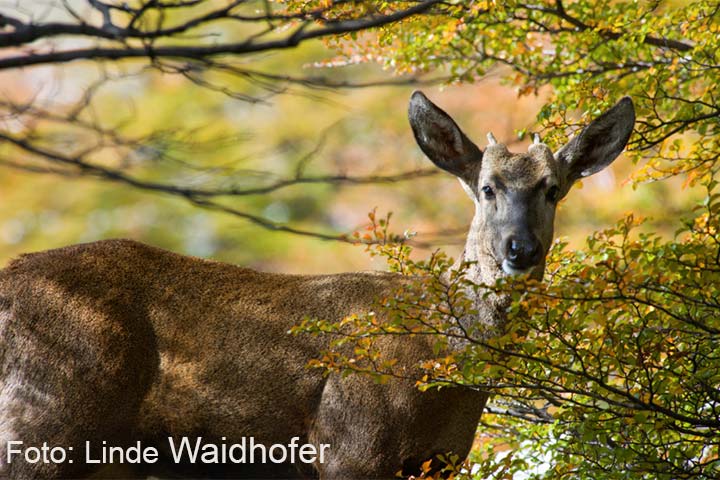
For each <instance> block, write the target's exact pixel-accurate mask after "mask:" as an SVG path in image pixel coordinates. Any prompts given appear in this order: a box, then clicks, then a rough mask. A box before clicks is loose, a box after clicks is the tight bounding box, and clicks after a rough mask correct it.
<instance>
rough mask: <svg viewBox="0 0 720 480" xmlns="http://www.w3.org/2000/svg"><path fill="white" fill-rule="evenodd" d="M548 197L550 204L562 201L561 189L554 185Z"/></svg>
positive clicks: (548, 192)
mask: <svg viewBox="0 0 720 480" xmlns="http://www.w3.org/2000/svg"><path fill="white" fill-rule="evenodd" d="M546 195H547V199H548V201H549V202H553V203H555V202H557V201H558V200H559V199H560V189H559V188H558V187H557V186H556V185H553V186H552V187H550V189H549V190H548V191H547V194H546Z"/></svg>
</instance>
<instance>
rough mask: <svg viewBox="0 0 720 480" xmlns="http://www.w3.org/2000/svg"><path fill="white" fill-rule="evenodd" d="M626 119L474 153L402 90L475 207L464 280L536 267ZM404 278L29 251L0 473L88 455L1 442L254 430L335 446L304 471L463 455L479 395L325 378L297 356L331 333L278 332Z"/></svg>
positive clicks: (617, 145) (419, 130)
mask: <svg viewBox="0 0 720 480" xmlns="http://www.w3.org/2000/svg"><path fill="white" fill-rule="evenodd" d="M631 113H632V104H630V103H629V101H626V102H625V103H623V102H621V103H620V104H618V106H616V107H614V108H613V109H612V110H610V111H609V112H608V113H606V114H605V115H604V116H603V117H600V118H599V119H598V120H596V121H595V122H593V123H592V124H591V125H590V126H588V127H587V128H586V129H585V130H583V132H582V133H581V134H580V135H579V136H578V137H576V139H574V140H573V141H571V142H570V144H568V146H566V148H565V149H563V150H561V151H560V152H558V154H556V155H555V156H553V155H552V153H550V152H549V150H548V149H547V147H545V146H544V145H538V146H535V147H533V148H531V151H530V153H529V154H521V155H513V154H510V153H508V152H507V150H506V149H505V148H504V147H503V146H502V145H491V146H489V147H488V148H487V149H486V151H485V152H481V151H480V149H479V148H477V147H476V146H475V145H474V144H473V143H472V142H470V141H469V140H468V139H467V137H466V136H465V135H464V134H463V133H462V132H461V131H460V130H459V128H458V127H457V125H456V124H455V123H454V122H453V121H452V119H450V117H449V116H447V114H446V113H445V112H443V111H442V110H440V109H439V108H437V107H436V106H434V105H433V104H432V103H431V102H430V101H429V100H427V99H426V98H425V97H424V96H423V95H422V94H420V93H416V94H415V95H413V99H412V100H411V104H410V121H411V125H412V127H413V131H414V133H415V136H416V139H417V140H418V143H419V144H420V147H421V148H422V149H423V151H424V152H425V153H426V154H427V155H428V156H429V157H430V159H431V160H432V161H433V162H434V163H436V164H437V165H438V166H439V167H440V168H443V169H445V170H447V171H450V172H451V173H453V174H455V175H456V176H458V177H459V178H460V180H461V182H462V184H463V187H464V188H465V189H466V190H467V191H468V194H469V195H470V196H471V198H472V199H473V201H474V203H475V209H476V214H475V218H474V220H473V224H472V227H471V231H470V234H469V235H468V240H467V245H466V249H465V253H464V259H465V260H469V261H474V262H477V263H476V264H475V265H474V267H473V268H472V270H471V272H470V276H471V279H472V280H475V281H477V282H482V283H487V282H492V281H494V279H495V278H497V277H498V276H501V275H507V274H509V273H510V274H512V273H517V272H518V271H522V272H530V273H532V274H533V275H536V276H539V275H541V274H542V270H543V268H544V267H543V259H544V254H545V253H546V252H547V249H548V248H549V244H550V241H551V239H552V220H553V216H554V207H555V203H556V201H557V198H556V197H558V198H559V197H560V196H563V195H564V194H565V193H567V191H568V189H569V186H570V185H571V184H572V182H573V181H574V180H575V179H577V178H579V177H581V176H584V174H586V173H584V172H590V173H593V172H592V169H593V168H596V167H597V166H598V165H600V167H599V168H602V166H604V165H607V164H608V163H610V161H612V159H614V158H615V156H617V155H618V154H619V153H620V151H621V150H622V148H623V147H624V145H625V143H626V141H627V137H628V136H629V132H630V130H631V129H632V115H631ZM593 129H594V130H593ZM605 137H607V139H605ZM603 148H604V150H602V149H603ZM598 149H600V150H598ZM563 152H564V153H563ZM585 157H587V158H585ZM581 158H583V159H584V160H582V161H581V160H580V159H581ZM588 159H589V160H588ZM588 162H589V163H588ZM603 162H604V164H603ZM601 164H602V165H601ZM599 168H597V169H599ZM595 171H596V170H595ZM575 177H577V178H575ZM553 189H554V190H556V191H555V192H554V193H553V195H552V197H553V198H550V192H553V191H554V190H553ZM518 205H519V206H520V207H518ZM409 281H410V280H409V279H408V278H406V277H403V276H401V275H395V274H389V273H377V272H360V273H347V274H338V275H325V276H302V275H281V274H269V273H259V272H255V271H252V270H249V269H243V268H239V267H235V266H232V265H227V264H222V263H218V262H212V261H207V260H201V259H196V258H191V257H186V256H181V255H177V254H173V253H170V252H166V251H163V250H160V249H157V248H154V247H150V246H147V245H143V244H140V243H137V242H133V241H129V240H109V241H101V242H96V243H91V244H85V245H76V246H72V247H66V248H62V249H58V250H51V251H48V252H42V253H37V254H30V255H25V256H22V257H20V258H19V259H17V260H15V261H13V262H11V264H10V265H9V266H8V267H7V268H5V269H4V270H2V271H0V478H5V477H9V478H13V479H29V478H54V477H74V476H81V475H86V474H90V473H92V472H91V471H90V470H91V468H89V467H88V466H87V465H85V464H84V462H82V461H81V460H82V458H83V457H82V455H85V454H84V453H82V454H81V453H76V456H74V458H75V459H76V460H75V461H74V462H73V463H69V462H64V463H59V464H57V463H28V462H24V461H22V459H19V458H16V461H13V462H12V463H10V462H8V461H7V454H8V443H7V442H9V441H14V440H21V441H23V442H24V445H25V446H31V445H38V446H39V445H41V444H42V443H43V442H47V444H49V445H59V446H63V447H70V446H72V447H73V450H74V451H75V452H82V451H83V449H84V448H85V445H86V443H85V442H90V445H92V446H93V448H99V446H100V445H101V444H102V441H106V442H107V443H108V444H112V445H119V446H121V445H126V444H129V443H132V442H135V441H138V440H142V441H143V442H146V443H148V444H153V445H157V446H158V449H159V450H160V451H161V453H167V451H166V450H167V437H168V436H173V437H182V436H187V437H198V436H201V437H203V439H204V440H205V441H208V442H214V443H218V442H221V441H222V442H226V443H229V444H231V443H236V442H239V441H240V439H241V438H242V437H253V438H254V440H255V442H256V443H261V444H265V445H268V446H269V445H271V444H285V445H287V444H288V443H290V441H291V439H292V438H293V437H299V438H300V443H307V442H310V443H312V444H314V445H316V446H319V445H321V444H328V445H329V447H328V449H327V451H326V452H325V453H326V454H325V458H324V462H316V463H315V465H314V471H313V470H312V469H311V470H305V472H304V473H307V474H309V475H313V474H319V476H320V477H321V478H328V479H335V478H389V477H393V476H394V475H395V474H396V472H398V471H400V470H401V469H403V470H404V471H405V472H409V473H412V472H413V471H417V469H418V467H419V465H420V464H421V463H422V462H424V461H425V460H428V459H431V458H432V457H433V456H434V455H436V454H444V453H448V452H453V453H455V454H457V455H459V456H460V458H464V457H465V456H466V455H467V454H468V452H469V450H470V448H471V445H472V441H473V436H474V432H475V428H476V426H477V423H478V420H479V418H480V414H481V412H482V410H483V408H484V405H485V402H486V400H487V394H485V393H482V392H476V391H473V390H470V389H462V388H448V389H443V390H441V391H427V392H420V391H418V390H417V389H416V388H415V386H414V382H413V381H412V380H410V379H408V380H401V379H396V380H391V381H389V382H387V383H385V384H377V383H374V382H373V381H372V380H371V379H369V378H366V377H364V376H360V375H351V376H348V377H345V378H343V377H341V376H339V375H335V374H331V375H329V376H323V375H322V373H321V372H319V371H316V370H308V369H307V368H306V364H307V362H308V361H309V360H311V359H313V358H317V357H318V356H319V355H320V354H321V352H322V350H323V349H325V348H326V346H327V344H326V342H327V341H328V340H327V339H326V338H323V337H322V336H320V337H311V336H292V335H288V334H287V331H288V330H289V329H290V328H291V327H292V326H294V325H296V324H298V323H299V322H300V321H302V320H303V319H304V318H306V317H315V318H322V319H331V320H341V319H342V318H344V317H346V316H348V315H350V314H358V313H363V312H367V311H369V310H372V309H374V306H375V304H376V301H377V300H378V299H381V298H384V297H388V296H391V295H393V294H394V292H396V291H397V290H398V289H399V288H402V287H403V285H404V284H405V283H406V282H409ZM502 303H503V300H502V299H495V300H494V301H493V300H492V299H491V300H490V301H488V300H478V310H479V311H480V314H479V315H478V318H474V319H470V321H471V322H473V323H474V325H475V326H476V327H477V328H479V329H480V330H482V328H483V325H485V326H491V325H492V326H498V325H502V322H503V314H502ZM381 342H382V343H381V347H382V348H383V349H384V351H385V352H386V353H387V354H388V356H390V357H392V358H397V359H398V360H399V365H400V366H402V367H406V368H408V369H413V368H415V367H416V366H417V364H418V362H420V361H422V360H425V359H428V358H431V357H432V339H431V338H429V337H427V336H420V337H401V336H397V337H388V338H383V339H382V340H381ZM299 466H300V467H302V465H299ZM90 467H92V465H91V466H90ZM185 467H187V468H189V470H187V471H185V472H181V473H188V474H189V475H192V476H200V475H202V476H208V475H209V476H238V475H249V476H252V477H257V476H278V475H279V476H282V477H288V476H297V475H298V474H299V473H298V471H297V470H294V469H293V468H292V467H288V468H285V467H280V469H279V470H271V469H265V468H263V466H261V465H254V466H253V467H255V469H251V470H247V469H245V470H242V471H236V470H234V469H233V468H232V467H233V466H232V465H230V466H228V465H201V466H199V467H198V466H195V467H194V469H193V467H192V466H188V465H184V466H183V468H185ZM152 468H153V466H152V465H141V466H140V468H139V470H138V471H137V472H136V473H134V474H137V475H144V474H147V473H153V470H152ZM174 473H178V472H174ZM126 476H127V474H126Z"/></svg>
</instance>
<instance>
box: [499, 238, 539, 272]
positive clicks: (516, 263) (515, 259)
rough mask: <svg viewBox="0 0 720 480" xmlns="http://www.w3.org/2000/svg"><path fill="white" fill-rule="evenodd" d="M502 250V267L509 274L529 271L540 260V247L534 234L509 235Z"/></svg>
mask: <svg viewBox="0 0 720 480" xmlns="http://www.w3.org/2000/svg"><path fill="white" fill-rule="evenodd" d="M503 250H504V254H505V259H504V260H503V262H502V269H503V271H505V273H507V274H509V275H519V274H522V273H529V272H530V270H531V269H532V268H533V267H535V266H537V265H538V264H539V263H540V262H541V260H542V247H541V245H540V240H538V239H537V237H536V236H535V235H531V234H528V235H510V236H509V237H508V238H507V239H506V240H505V243H504V247H503Z"/></svg>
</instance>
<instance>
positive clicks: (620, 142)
mask: <svg viewBox="0 0 720 480" xmlns="http://www.w3.org/2000/svg"><path fill="white" fill-rule="evenodd" d="M409 117H410V125H411V126H412V130H413V133H414V134H415V139H416V140H417V143H418V145H419V146H420V148H421V149H422V151H423V152H425V154H426V155H427V156H428V157H429V158H430V160H432V161H433V163H434V164H435V165H437V166H438V167H440V168H442V169H443V170H446V171H448V172H450V173H452V174H453V175H455V176H456V177H458V179H459V180H460V183H461V184H462V186H463V188H464V189H465V191H466V192H467V194H468V195H469V196H470V198H471V199H472V200H473V202H474V203H475V216H474V218H473V222H472V226H471V229H470V232H469V234H468V240H467V244H466V248H465V254H464V255H465V259H466V260H470V261H477V262H478V264H480V265H479V268H480V269H481V270H484V271H485V274H484V275H480V277H481V278H482V279H484V280H491V279H492V278H497V277H498V276H501V275H516V274H523V273H532V274H533V276H536V277H540V276H542V272H543V270H544V264H545V255H546V254H547V252H548V250H549V248H550V245H551V243H552V240H553V230H554V227H553V222H554V219H555V209H556V208H557V204H558V201H559V200H560V199H562V198H563V197H564V196H565V195H567V193H568V191H569V190H570V187H571V186H572V185H573V183H575V181H577V180H579V179H580V178H582V177H586V176H588V175H592V174H593V173H596V172H598V171H600V170H602V169H603V168H605V167H606V166H608V165H609V164H610V163H611V162H612V161H613V160H614V159H615V158H616V157H617V156H618V155H619V154H620V152H622V150H623V148H625V144H626V143H627V141H628V139H629V138H630V134H631V133H632V129H633V124H634V122H635V111H634V108H633V104H632V101H631V100H630V98H629V97H625V98H623V99H622V100H620V101H619V102H618V103H617V104H616V105H615V106H613V107H612V108H610V109H609V110H608V111H607V112H605V113H603V114H602V115H600V116H599V117H598V118H596V119H595V120H594V121H593V122H591V123H590V124H589V125H588V126H586V127H585V128H584V129H583V130H582V131H581V132H580V134H578V135H577V136H576V137H574V138H573V139H572V140H570V141H569V142H568V143H567V144H566V145H565V146H563V147H562V148H561V149H560V150H559V151H558V152H556V153H555V154H553V152H552V151H551V150H550V149H549V148H548V147H547V146H546V145H545V144H543V143H540V141H539V138H538V137H537V136H536V137H535V141H534V143H533V144H532V145H531V146H530V148H529V149H528V152H527V153H510V152H509V151H508V149H507V147H506V146H505V145H503V144H501V143H498V142H496V141H495V138H494V137H493V136H492V134H491V133H489V134H488V141H489V144H488V146H487V148H486V149H485V151H482V150H480V148H478V147H477V146H476V145H475V144H474V143H473V142H472V141H471V140H470V139H469V138H468V137H467V136H466V135H465V134H464V133H463V132H462V130H460V128H459V127H458V126H457V124H456V123H455V122H454V121H453V119H452V118H450V116H449V115H448V114H447V113H445V112H444V111H443V110H441V109H440V108H438V107H437V106H436V105H435V104H433V103H432V102H431V101H430V100H428V99H427V97H426V96H425V95H424V94H423V93H421V92H415V93H413V95H412V98H411V99H410V108H409ZM489 272H492V273H489Z"/></svg>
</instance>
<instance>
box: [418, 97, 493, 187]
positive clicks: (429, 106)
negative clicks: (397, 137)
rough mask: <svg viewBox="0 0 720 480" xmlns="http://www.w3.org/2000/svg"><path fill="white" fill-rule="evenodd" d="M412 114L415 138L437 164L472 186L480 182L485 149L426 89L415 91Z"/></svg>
mask: <svg viewBox="0 0 720 480" xmlns="http://www.w3.org/2000/svg"><path fill="white" fill-rule="evenodd" d="M408 117H409V118H410V126H411V127H412V131H413V133H414V134H415V140H416V141H417V143H418V145H419V146H420V148H421V149H422V151H423V152H424V153H425V155H427V156H428V158H429V159H430V160H432V161H433V163H434V164H435V165H437V166H438V167H440V168H442V169H443V170H446V171H448V172H450V173H452V174H453V175H456V176H457V177H460V178H461V179H462V180H464V181H465V182H466V183H467V184H468V185H472V184H474V183H475V182H477V175H478V168H479V167H480V161H481V160H482V151H480V149H479V148H478V147H477V146H476V145H475V144H474V143H473V142H472V141H471V140H470V139H469V138H468V137H467V136H466V135H465V134H464V133H463V132H462V130H460V127H458V126H457V124H456V123H455V121H454V120H453V119H452V118H450V115H448V114H447V113H445V112H444V111H443V110H442V109H440V108H439V107H437V106H436V105H435V104H434V103H432V102H431V101H430V100H428V98H427V97H426V96H425V95H424V94H423V93H422V92H420V91H415V92H414V93H413V94H412V97H410V107H409V108H408Z"/></svg>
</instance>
